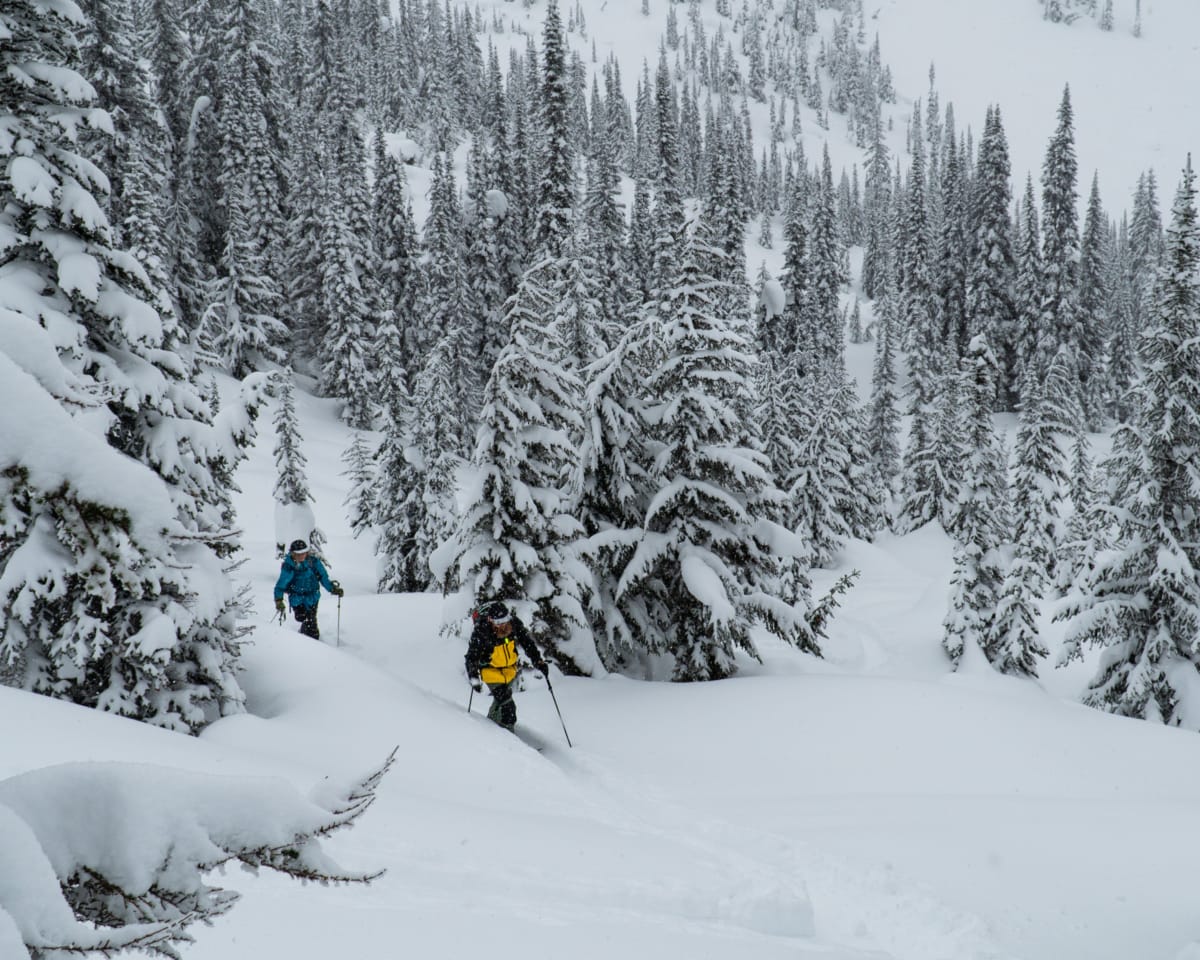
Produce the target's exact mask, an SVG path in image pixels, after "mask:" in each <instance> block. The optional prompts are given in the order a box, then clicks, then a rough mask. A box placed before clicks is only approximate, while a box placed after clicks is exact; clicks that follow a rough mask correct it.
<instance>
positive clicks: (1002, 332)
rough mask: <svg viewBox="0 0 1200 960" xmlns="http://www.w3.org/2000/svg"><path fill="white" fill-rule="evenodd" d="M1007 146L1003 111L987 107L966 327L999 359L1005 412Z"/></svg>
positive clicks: (1012, 394) (1010, 267) (1012, 332)
mask: <svg viewBox="0 0 1200 960" xmlns="http://www.w3.org/2000/svg"><path fill="white" fill-rule="evenodd" d="M1009 177H1010V166H1009V160H1008V141H1007V138H1006V137H1005V134H1004V126H1003V123H1002V121H1001V118H1000V108H999V107H989V108H988V112H987V120H986V122H985V124H984V129H983V139H982V140H981V141H980V143H979V161H978V164H977V166H976V171H975V184H974V194H975V201H974V211H973V214H974V218H975V236H974V237H973V240H972V244H971V254H972V255H971V263H970V267H969V271H968V274H967V306H966V310H967V326H968V328H969V330H970V331H971V333H972V334H973V335H974V334H983V335H984V336H985V337H987V340H988V343H989V344H990V345H991V346H992V350H993V352H994V353H995V355H996V361H997V363H998V365H999V369H998V371H997V394H998V402H999V405H1000V407H1001V409H1005V410H1011V409H1014V407H1015V404H1016V400H1017V377H1018V370H1019V358H1018V356H1017V329H1016V322H1017V317H1016V306H1015V304H1014V300H1013V297H1014V293H1015V291H1014V284H1015V283H1016V255H1015V253H1014V251H1013V236H1012V220H1011V217H1010V214H1009V209H1010V207H1011V201H1012V188H1011V185H1010V180H1009Z"/></svg>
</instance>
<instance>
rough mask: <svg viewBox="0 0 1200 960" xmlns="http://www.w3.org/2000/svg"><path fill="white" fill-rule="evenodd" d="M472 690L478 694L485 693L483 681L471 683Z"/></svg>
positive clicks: (477, 680)
mask: <svg viewBox="0 0 1200 960" xmlns="http://www.w3.org/2000/svg"><path fill="white" fill-rule="evenodd" d="M471 689H472V690H474V691H475V692H476V693H483V681H482V680H479V679H478V678H476V679H475V680H472V681H471Z"/></svg>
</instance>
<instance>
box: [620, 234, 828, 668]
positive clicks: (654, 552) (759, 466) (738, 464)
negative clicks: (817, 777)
mask: <svg viewBox="0 0 1200 960" xmlns="http://www.w3.org/2000/svg"><path fill="white" fill-rule="evenodd" d="M696 233H699V234H701V235H703V230H702V228H700V227H697V229H696ZM679 256H680V266H679V270H678V273H677V275H676V276H675V277H674V279H673V282H671V283H670V285H669V287H668V288H667V289H666V291H665V296H664V299H663V300H662V302H661V304H660V310H661V314H660V318H659V324H660V332H659V334H658V338H659V340H660V345H661V350H662V353H661V361H660V363H659V364H658V367H657V369H656V370H655V371H654V373H653V374H652V375H651V376H650V378H649V382H648V384H647V393H648V395H649V396H651V397H653V398H654V402H653V403H652V404H650V405H649V406H648V407H647V410H646V419H647V424H648V426H649V429H650V432H651V436H652V437H653V439H654V440H655V441H656V442H657V443H659V444H661V452H660V453H659V454H658V455H657V456H656V457H655V461H654V470H653V474H652V476H651V483H652V485H653V486H654V487H656V488H657V491H658V492H657V493H656V494H655V495H654V496H653V498H652V500H651V502H650V504H649V507H648V509H647V513H646V519H645V523H644V529H645V532H644V535H643V538H642V540H641V542H640V543H639V544H638V547H637V550H636V551H635V553H634V555H633V557H632V558H631V560H630V562H629V564H628V566H627V567H626V568H625V571H624V573H623V575H622V578H621V585H620V588H619V592H618V597H617V599H618V602H619V603H621V604H623V605H624V606H625V608H626V609H627V610H634V611H636V612H637V615H638V622H637V623H636V627H635V628H636V631H637V636H638V640H639V642H640V643H641V644H642V645H643V646H644V649H645V650H646V651H647V652H648V653H652V654H654V653H658V654H667V655H669V656H670V658H671V660H672V662H673V664H674V666H673V668H672V675H673V678H674V679H676V680H706V679H716V678H718V677H725V676H729V675H730V674H731V673H732V672H733V671H734V670H735V669H736V659H735V656H736V653H737V651H739V650H740V651H743V652H745V653H747V654H749V655H751V656H756V655H757V652H756V649H755V646H754V642H753V639H752V637H751V627H752V626H753V625H754V624H755V623H763V624H765V625H766V626H767V627H768V628H769V629H771V630H772V631H773V632H775V633H776V634H778V635H780V636H782V637H785V638H788V639H794V638H795V637H796V636H797V632H798V630H799V628H800V626H801V622H802V621H803V613H804V611H802V610H797V608H796V606H795V605H794V604H788V603H786V602H784V601H782V600H780V599H779V598H778V597H777V596H773V595H772V593H771V589H772V587H773V586H774V585H775V581H776V577H777V572H778V571H777V562H776V557H775V555H774V554H773V553H772V548H771V546H769V545H768V544H769V543H770V540H771V539H773V538H772V537H771V536H769V535H768V531H769V530H771V529H772V525H770V524H769V523H767V522H766V518H765V517H764V516H763V512H761V511H765V505H766V503H767V502H768V500H769V499H770V498H771V490H772V487H773V484H772V482H771V476H770V471H769V466H768V464H767V462H766V459H765V457H763V456H762V454H760V453H758V452H756V451H754V450H752V449H748V448H747V447H746V446H744V445H743V444H742V442H741V441H742V438H743V437H745V436H746V433H745V427H744V425H743V423H742V417H741V416H740V415H739V413H738V411H739V410H740V409H752V407H753V396H752V393H753V379H752V378H753V371H752V368H751V356H750V353H749V347H750V344H749V342H748V341H747V339H746V338H745V337H744V336H743V335H742V334H741V333H740V332H739V329H738V327H737V326H735V325H734V324H733V323H731V322H730V321H729V320H727V319H725V318H724V317H723V316H722V314H721V313H720V312H719V311H718V310H716V309H715V306H716V305H717V304H718V303H720V302H721V300H722V296H723V295H722V291H721V290H720V289H718V288H719V286H720V283H719V281H716V280H714V279H713V277H712V276H711V275H709V274H706V273H704V272H703V269H702V267H701V264H702V263H703V262H709V261H710V259H711V258H713V257H716V256H718V253H717V251H715V250H713V249H711V248H710V249H700V248H699V245H698V242H697V239H696V237H695V236H694V235H693V236H690V237H689V239H688V242H687V244H686V245H685V247H684V249H683V250H682V251H680V253H679ZM776 546H777V545H776Z"/></svg>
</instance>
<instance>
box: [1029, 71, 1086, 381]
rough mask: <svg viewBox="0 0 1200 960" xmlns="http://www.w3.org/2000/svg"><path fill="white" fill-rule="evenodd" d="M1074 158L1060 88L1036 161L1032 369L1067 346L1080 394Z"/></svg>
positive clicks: (1067, 101) (1069, 113) (1067, 95)
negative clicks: (1038, 209)
mask: <svg viewBox="0 0 1200 960" xmlns="http://www.w3.org/2000/svg"><path fill="white" fill-rule="evenodd" d="M1077 182H1078V162H1077V161H1076V159H1075V127H1074V113H1073V110H1072V108H1071V91H1070V89H1069V88H1066V89H1064V90H1063V96H1062V101H1061V103H1060V104H1059V107H1058V127H1057V129H1056V130H1055V132H1054V136H1053V137H1052V138H1051V140H1050V145H1049V147H1048V148H1047V149H1046V159H1045V162H1044V163H1043V165H1042V264H1041V265H1042V295H1041V324H1040V329H1039V337H1040V339H1039V342H1038V360H1037V366H1038V370H1039V371H1040V372H1041V373H1042V374H1044V373H1045V372H1046V370H1047V369H1049V366H1050V362H1051V360H1053V358H1054V356H1055V355H1056V354H1057V353H1058V351H1059V349H1060V348H1063V347H1065V348H1067V350H1068V354H1067V359H1068V361H1069V362H1070V364H1071V378H1072V380H1073V381H1074V392H1075V394H1076V396H1077V397H1078V395H1079V393H1080V389H1081V388H1080V377H1081V369H1080V364H1081V357H1080V352H1081V350H1080V340H1081V337H1080V331H1079V323H1080V318H1079V258H1080V248H1079V211H1078V192H1077Z"/></svg>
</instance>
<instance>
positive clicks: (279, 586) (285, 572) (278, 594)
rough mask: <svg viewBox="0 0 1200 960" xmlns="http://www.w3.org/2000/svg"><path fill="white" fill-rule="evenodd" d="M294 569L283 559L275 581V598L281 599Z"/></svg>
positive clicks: (294, 572) (294, 573) (293, 574)
mask: <svg viewBox="0 0 1200 960" xmlns="http://www.w3.org/2000/svg"><path fill="white" fill-rule="evenodd" d="M295 575H296V571H295V570H294V569H293V568H292V567H291V566H290V565H289V564H288V563H287V562H286V561H285V562H284V564H283V567H282V568H281V569H280V571H279V579H278V580H276V581H275V599H276V600H282V599H283V595H284V593H285V592H286V591H287V588H288V586H289V585H290V584H291V582H292V577H294V576H295Z"/></svg>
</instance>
